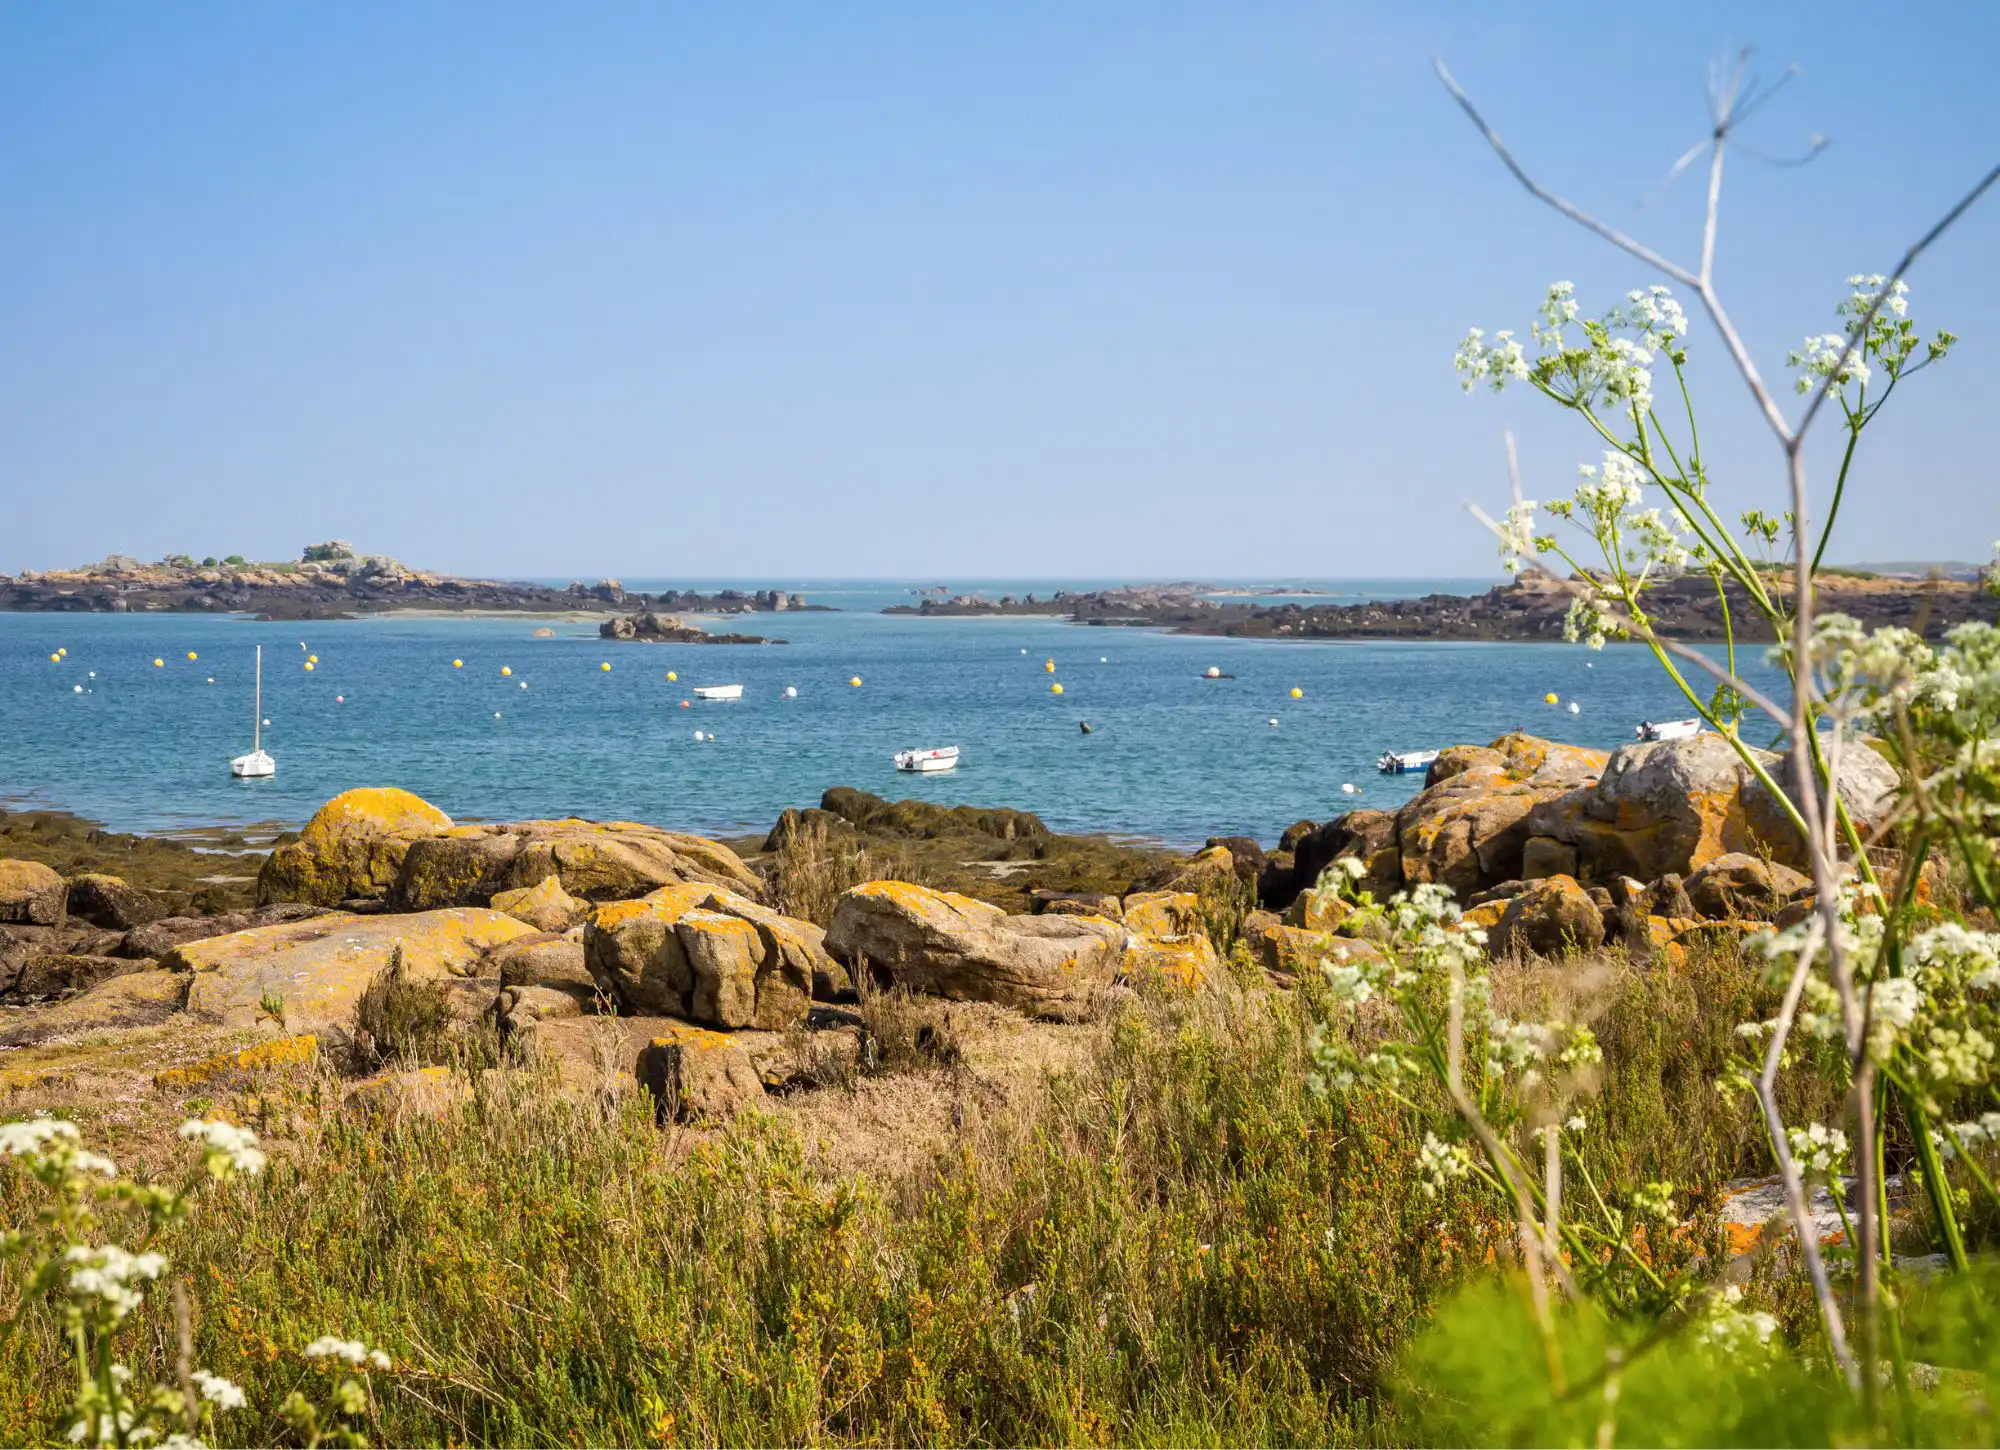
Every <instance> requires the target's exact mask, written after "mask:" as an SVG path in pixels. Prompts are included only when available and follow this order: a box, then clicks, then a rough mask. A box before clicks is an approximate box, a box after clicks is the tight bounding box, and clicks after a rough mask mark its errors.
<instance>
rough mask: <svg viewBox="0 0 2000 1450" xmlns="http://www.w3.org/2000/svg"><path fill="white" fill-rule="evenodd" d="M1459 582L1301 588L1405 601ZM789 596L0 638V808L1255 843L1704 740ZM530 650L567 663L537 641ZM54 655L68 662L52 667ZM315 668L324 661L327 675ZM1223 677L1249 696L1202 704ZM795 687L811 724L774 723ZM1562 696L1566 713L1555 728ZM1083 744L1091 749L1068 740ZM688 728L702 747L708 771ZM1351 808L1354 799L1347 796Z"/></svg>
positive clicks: (1629, 667) (1024, 628)
mask: <svg viewBox="0 0 2000 1450" xmlns="http://www.w3.org/2000/svg"><path fill="white" fill-rule="evenodd" d="M1448 582H1449V581H1407V582H1405V583H1401V584H1398V583H1395V582H1393V581H1368V582H1366V583H1364V584H1357V583H1355V582H1353V581H1349V582H1347V583H1345V584H1343V583H1339V582H1331V583H1324V584H1320V585H1318V586H1315V587H1319V588H1323V589H1329V590H1339V591H1341V592H1342V593H1343V594H1344V595H1345V596H1346V597H1347V598H1353V597H1355V596H1356V595H1357V594H1360V595H1374V596H1377V597H1387V596H1392V595H1394V594H1399V593H1400V594H1409V593H1422V592H1427V591H1428V590H1429V589H1432V588H1439V587H1445V585H1446V584H1447V583H1448ZM627 584H628V585H629V586H631V587H641V585H640V582H639V581H632V580H628V581H627ZM790 587H798V588H802V589H804V591H805V592H806V593H807V595H808V597H810V598H812V599H813V600H815V601H816V602H819V601H824V602H827V603H833V604H838V605H841V606H843V612H840V613H831V614H796V615H795V614H786V615H758V616H755V617H754V620H753V621H751V622H748V623H745V622H740V621H730V622H727V623H718V624H715V625H713V626H712V627H715V628H735V629H744V630H748V631H750V632H753V633H758V634H766V635H771V636H774V637H783V638H786V639H788V640H789V641H790V643H789V644H787V645H785V646H782V647H780V646H766V647H750V646H744V647H723V646H712V645H711V646H702V645H641V644H612V643H609V642H605V641H600V640H599V639H598V638H597V630H596V625H595V623H594V622H593V623H563V622H551V621H546V620H539V619H535V618H531V617H530V618H524V617H510V618H504V619H469V618H463V617H443V618H375V619H363V620H354V621H344V622H329V623H309V624H300V623H277V624H258V623H255V622H252V621H249V620H245V619H239V618H232V617H217V616H208V615H141V616H132V615H49V614H0V800H9V801H31V802H34V803H38V804H45V805H54V806H60V807H63V808H65V809H69V810H73V811H76V812H78V813H79V814H82V815H85V816H89V817H92V818H94V819H97V820H101V821H103V822H104V823H106V824H107V825H108V826H111V827H113V828H114V829H120V830H146V831H157V830H172V829H176V828H186V827H191V826H199V825H209V824H213V823H217V822H229V823H256V822H266V821H276V822H283V823H286V824H293V825H295V824H297V823H299V822H302V821H303V820H304V819H305V818H306V817H307V816H309V815H310V814H311V813H312V811H313V810H314V809H315V808H317V807H318V806H319V805H320V804H321V803H322V802H323V801H325V800H326V799H327V798H328V797H329V796H331V795H333V794H335V793H337V792H338V791H341V790H344V789H347V788H348V787H350V786H356V785H400V786H403V787H406V788H407V789H410V790H413V791H415V792H417V793H418V794H419V795H422V796H424V797H425V798H427V799H429V800H431V801H434V802H435V803H436V804H438V805H439V806H441V807H443V808H444V809H445V810H447V811H449V812H451V813H452V814H453V815H455V816H464V817H472V818H487V819H500V818H518V817H525V816H547V815H559V814H567V813H574V814H578V815H584V816H595V817H604V818H615V817H623V818H630V819H637V820H644V821H652V822H657V823H659V824H663V825H670V826H676V827H681V828H686V829H690V830H698V831H703V832H710V833H723V834H731V833H747V832H752V831H762V830H764V829H766V828H767V827H769V825H770V824H771V822H772V820H773V819H774V818H775V817H776V816H777V814H778V812H779V811H781V810H783V809H784V808H785V807H787V806H803V805H810V804H813V803H814V802H815V801H816V800H817V799H818V798H819V795H820V792H821V791H823V790H824V789H826V788H827V787H828V786H832V785H853V786H859V787H861V788H863V789H866V790H871V791H875V792H877V793H878V794H882V795H887V796H890V797H892V798H895V797H902V796H917V797H922V798H926V799H931V800H936V801H940V802H944V803H947V804H958V803H961V802H965V803H972V804H977V805H1005V806H1016V807H1021V808H1023V809H1028V810H1034V811H1037V812H1039V813H1040V814H1041V815H1042V817H1043V818H1044V819H1045V820H1046V821H1047V822H1048V823H1049V824H1050V825H1051V826H1052V827H1054V828H1056V829H1059V830H1065V831H1110V832H1117V833H1127V834H1132V835H1139V836H1149V837H1157V838H1161V839H1164V840H1168V841H1173V842H1177V843H1181V842H1190V841H1199V840H1201V839H1202V838H1204V837H1206V836H1210V835H1223V834H1239V833H1240V834H1246V835H1251V836H1255V837H1257V838H1259V839H1260V840H1264V841H1266V842H1267V843H1268V842H1269V841H1271V840H1272V839H1273V838H1275V837H1276V836H1277V835H1278V833H1279V832H1281V831H1282V830H1283V829H1284V828H1285V827H1286V826H1287V825H1289V824H1291V823H1292V822H1293V821H1296V820H1299V819H1301V818H1305V817H1310V818H1313V819H1318V820H1324V819H1326V818H1327V817H1329V816H1331V815H1334V814H1337V813H1338V812H1340V811H1341V810H1344V809H1347V808H1348V807H1350V806H1353V805H1357V804H1365V805H1374V806H1388V805H1394V804H1396V803H1399V802H1401V801H1402V800H1404V799H1407V798H1408V797H1409V796H1410V795H1411V794H1413V793H1414V792H1415V791H1416V789H1417V788H1418V786H1419V784H1420V781H1421V777H1385V776H1381V775H1378V774H1377V773H1376V772H1375V770H1374V769H1373V762H1374V760H1375V758H1376V756H1378V755H1379V754H1381V752H1382V751H1384V750H1387V749H1391V748H1394V749H1418V748H1425V747H1430V746H1437V745H1447V744H1453V743H1459V742H1467V741H1482V742H1483V741H1486V740H1489V739H1491V738H1493V737H1494V736H1496V735H1499V734H1501V733H1503V732H1505V731H1507V730H1510V729H1513V728H1516V727H1521V728H1525V729H1528V730H1531V731H1534V732H1536V733H1538V734H1542V735H1547V736H1549V737H1551V738H1554V739H1557V740H1564V741H1569V742H1573V743H1576V744H1581V745H1594V746H1611V745H1616V744H1619V743H1620V742H1622V741H1625V740H1628V739H1630V738H1631V731H1632V726H1633V724H1634V723H1635V722H1637V721H1638V720H1640V719H1641V718H1644V717H1651V718H1655V719H1666V718H1671V717H1675V716H1679V715H1685V714H1687V713H1689V712H1688V710H1687V708H1686V706H1685V703H1684V702H1683V701H1681V699H1680V696H1679V695H1678V693H1677V692H1676V691H1675V690H1674V688H1673V686H1672V685H1671V683H1670V682H1668V681H1667V680H1666V679H1665V678H1664V676H1663V675H1662V674H1661V672H1660V670H1659V668H1658V666H1657V665H1656V664H1655V663H1654V662H1653V660H1652V658H1651V657H1650V656H1649V655H1647V654H1646V653H1645V652H1644V651H1643V650H1640V649H1638V648H1636V647H1630V646H1627V647H1612V648H1609V649H1606V650H1603V651H1601V652H1598V653H1594V654H1593V653H1590V652H1587V651H1585V650H1582V649H1580V648H1577V647H1574V646H1567V645H1528V644H1504V645H1494V644H1430V643H1423V644H1416V643H1410V644H1405V643H1374V642H1367V643H1351V644H1349V643H1299V642H1275V641H1236V640H1219V639H1193V638H1185V637H1179V636H1174V635H1167V634H1156V633H1151V632H1145V631H1138V630H1126V629H1109V628H1090V627H1079V626H1075V625H1068V624H1063V623H1059V622H1055V621H1051V620H1044V619H916V618H908V617H901V618H892V617H885V616H883V615H881V614H879V613H876V612H874V611H875V610H879V609H880V608H881V606H882V605H883V604H886V603H894V602H897V601H899V600H906V599H908V598H909V597H910V596H909V594H908V592H907V590H906V589H904V588H902V587H895V586H856V585H840V586H830V585H821V586H819V587H817V588H815V587H813V586H812V585H811V584H810V583H808V584H804V585H797V586H790ZM955 587H966V586H964V585H962V584H959V585H957V586H955ZM993 587H995V588H998V587H1002V586H993ZM1004 587H1007V588H1010V589H1013V590H1016V591H1019V590H1022V589H1025V588H1028V587H1035V588H1037V590H1038V592H1046V590H1047V589H1049V588H1051V587H1053V586H1050V585H1047V584H1042V585H1035V586H1030V585H1025V584H1018V583H1017V584H1014V585H1008V586H1004ZM1071 587H1085V586H1078V585H1072V586H1071ZM544 624H547V625H548V626H549V627H550V628H552V629H553V630H554V631H555V637H554V638H552V639H536V638H534V637H533V635H534V631H535V630H536V629H537V628H538V627H541V626H543V625H544ZM302 642H303V643H304V644H305V645H306V646H307V648H306V649H305V650H301V648H300V644H301V643H302ZM257 644H262V645H263V646H264V714H265V716H266V717H267V718H268V719H269V720H270V721H271V725H270V727H269V728H268V729H266V730H265V731H264V746H265V748H266V749H267V750H269V751H270V752H271V753H272V754H273V755H274V756H275V757H276V758H277V760H278V774H277V776H276V778H275V779H272V780H265V781H239V780H234V779H232V778H231V777H230V775H229V772H228V760H229V758H230V757H231V756H233V755H236V754H239V753H240V752H242V751H245V750H248V749H249V748H250V727H251V674H252V658H253V646H255V645H257ZM58 649H67V651H68V653H67V655H66V656H65V658H64V659H63V661H62V662H61V663H59V664H58V663H52V662H51V661H50V659H49V655H50V654H51V653H52V652H54V651H55V650H58ZM189 651H193V652H195V653H196V654H197V655H198V656H199V658H198V659H196V660H194V661H189V660H188V658H187V654H188V652H189ZM308 654H315V655H317V656H318V657H319V663H318V666H317V667H316V668H315V669H314V670H313V671H311V672H307V671H305V670H304V669H303V668H302V666H303V663H304V661H305V659H306V657H307V655H308ZM155 658H158V659H161V660H163V661H164V662H165V663H164V664H163V665H162V666H160V667H155V666H154V664H153V661H154V659H155ZM454 658H458V659H462V660H463V661H464V667H463V668H462V669H453V668H452V660H453V659H454ZM1051 658H1053V659H1054V660H1055V662H1056V666H1057V669H1056V672H1055V674H1053V675H1051V674H1049V673H1047V671H1046V670H1045V669H1044V661H1045V660H1048V659H1051ZM605 662H609V663H610V664H611V666H612V668H611V670H609V671H608V672H607V671H605V670H603V669H601V668H600V665H601V664H602V663H605ZM503 665H505V666H508V667H510V668H511V669H512V671H513V675H512V677H510V678H509V677H502V675H501V674H500V669H501V667H502V666H503ZM1211 665H1214V666H1217V667H1219V668H1220V669H1222V670H1223V671H1224V672H1226V673H1228V674H1233V675H1234V676H1235V677H1236V678H1234V679H1227V680H1206V679H1203V678H1202V672H1203V671H1204V670H1205V669H1207V668H1208V667H1209V666H1211ZM670 670H671V671H675V672H677V673H678V674H679V676H680V678H679V681H678V682H677V683H669V682H668V681H667V680H666V679H665V678H664V676H665V674H666V673H667V672H668V671H670ZM91 672H94V678H93V677H92V676H91ZM854 675H859V676H860V677H861V678H862V680H863V684H862V686H861V687H860V688H858V689H857V688H853V687H851V686H850V685H849V684H848V683H847V682H848V679H849V677H851V676H854ZM211 678H213V680H214V681H215V683H214V684H212V685H211V684H209V683H207V682H208V680H209V679H211ZM728 682H740V683H741V684H743V686H744V697H743V699H742V700H741V701H738V702H735V703H716V704H705V703H702V702H700V701H694V699H693V695H692V687H693V686H695V685H698V684H720V683H728ZM1053 682H1060V683H1061V684H1062V685H1063V688H1064V693H1063V694H1062V695H1060V696H1058V695H1054V694H1052V693H1051V692H1050V689H1049V686H1050V684H1051V683H1053ZM77 685H82V686H84V687H85V692H84V693H77V692H76V690H75V688H74V687H75V686H77ZM523 685H526V686H527V688H526V689H523V688H521V686H523ZM788 685H790V686H795V687H796V688H797V689H798V692H799V693H798V698H796V699H786V698H784V695H783V691H784V689H785V687H786V686H788ZM1294 687H1296V688H1298V689H1300V690H1302V691H1303V698H1302V699H1300V700H1293V699H1291V698H1290V695H1289V691H1290V690H1291V689H1292V688H1294ZM1549 691H1555V692H1556V693H1557V694H1558V695H1559V696H1560V698H1561V699H1562V701H1563V705H1562V706H1560V707H1556V708H1551V707H1549V706H1547V705H1546V704H1544V703H1543V699H1542V697H1543V695H1544V694H1545V693H1547V692H1549ZM683 699H688V700H690V701H692V702H693V703H692V704H691V706H690V707H689V708H686V709H683V708H681V704H680V702H681V701H682V700H683ZM1571 700H1574V701H1576V702H1577V704H1578V706H1579V713H1577V714H1574V715H1572V714H1570V713H1569V711H1568V709H1567V708H1566V707H1567V704H1568V702H1569V701H1571ZM1086 719H1087V720H1089V721H1090V723H1091V725H1092V727H1093V733H1092V734H1090V735H1084V734H1083V733H1082V732H1081V731H1080V730H1079V729H1078V722H1079V721H1080V720H1086ZM1272 719H1276V720H1277V722H1278V723H1277V725H1276V726H1275V727H1273V726H1272V725H1270V724H1269V723H1268V722H1269V721H1270V720H1272ZM697 729H699V730H701V731H702V732H703V733H704V734H706V733H709V732H713V733H714V735H715V736H716V739H715V740H714V742H712V743H710V742H707V741H703V742H701V743H699V744H697V743H696V742H695V740H694V738H693V737H694V732H695V731H696V730H697ZM946 744H956V745H958V746H960V747H961V748H962V749H963V751H964V756H963V759H964V764H963V765H962V766H961V767H960V768H959V769H958V770H957V771H955V772H952V773H948V774H941V775H928V776H917V775H903V774H898V773H897V772H896V771H895V770H894V769H893V768H892V766H891V765H890V756H891V755H892V754H893V753H894V752H895V751H897V750H900V749H903V748H906V747H910V746H918V747H928V746H934V745H946ZM1343 782H1351V783H1353V784H1355V785H1358V786H1359V787H1360V788H1361V794H1360V795H1359V796H1348V795H1344V794H1343V793H1342V791H1341V789H1340V787H1341V784H1342V783H1343Z"/></svg>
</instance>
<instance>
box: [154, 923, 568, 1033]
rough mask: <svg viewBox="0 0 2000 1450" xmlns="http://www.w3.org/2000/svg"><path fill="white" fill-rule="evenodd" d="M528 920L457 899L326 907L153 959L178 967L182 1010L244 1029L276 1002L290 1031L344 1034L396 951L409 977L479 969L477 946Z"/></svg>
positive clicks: (523, 928) (520, 930)
mask: <svg viewBox="0 0 2000 1450" xmlns="http://www.w3.org/2000/svg"><path fill="white" fill-rule="evenodd" d="M533 931H534V928H532V927H530V926H528V925H526V924H524V923H522V922H518V921H516V920H514V918H513V917H511V916H505V915H502V914H501V913H500V912H497V911H488V910H484V909H481V908H477V907H458V908H454V909H451V910H446V911H430V912H424V913H421V914H419V915H415V916H352V915H346V914H335V915H328V916H320V917H314V918H312V919H310V920H306V921H295V922H288V923H285V924H284V925H281V926H263V927H255V928H253V929H251V930H249V931H241V932H236V933H233V934H232V935H229V936H220V937H211V938H209V939H207V940H205V941H197V942H189V943H188V944H186V945H185V946H179V947H175V948H174V949H173V950H172V951H171V952H169V953H167V955H166V956H165V957H163V958H162V959H161V961H160V966H161V967H162V968H163V969H165V970H168V971H176V972H186V973H188V974H190V975H191V976H192V978H193V980H192V982H191V983H190V984H189V987H188V999H187V1010H188V1011H189V1012H190V1013H191V1014H193V1015H194V1016H196V1017H199V1018H202V1019H205V1020H207V1021H212V1022H220V1023H222V1024H224V1025H226V1026H230V1027H251V1026H254V1025H256V1023H257V1022H258V1021H259V1020H261V1019H263V1018H264V1017H266V1016H268V1015H269V1013H268V1012H267V1009H266V1006H265V1004H266V1003H267V1002H268V1001H279V1002H282V1006H283V1011H282V1016H283V1025H284V1026H285V1027H286V1028H288V1029H289V1030H291V1031H294V1032H301V1031H310V1032H318V1031H331V1032H334V1033H336V1034H342V1033H348V1032H351V1031H352V1030H353V1027H354V1013H355V1008H356V1006H357V1004H358V1003H359V1002H360V1000H361V995H362V993H364V992H366V991H367V990H368V988H369V986H370V984H372V983H373V982H374V980H375V979H376V977H377V976H379V975H380V974H381V973H382V972H384V971H386V970H387V969H388V967H389V964H390V961H391V958H392V957H393V956H394V955H395V953H396V952H397V951H398V950H400V951H401V953H402V961H403V973H404V977H405V979H406V980H410V981H435V980H438V979H441V978H447V977H471V976H477V975H479V974H480V968H481V966H482V964H483V962H484V959H485V957H486V954H487V953H488V952H490V951H491V950H493V948H495V947H497V946H500V945H501V944H502V943H504V942H508V941H511V940H514V939H515V938H517V937H522V936H528V935H531V934H532V933H533Z"/></svg>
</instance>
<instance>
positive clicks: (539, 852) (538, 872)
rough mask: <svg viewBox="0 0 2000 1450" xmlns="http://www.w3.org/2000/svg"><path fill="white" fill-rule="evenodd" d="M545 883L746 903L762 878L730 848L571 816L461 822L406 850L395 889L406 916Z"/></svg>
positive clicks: (575, 891)
mask: <svg viewBox="0 0 2000 1450" xmlns="http://www.w3.org/2000/svg"><path fill="white" fill-rule="evenodd" d="M550 879H553V880H554V881H555V882H556V885H557V887H558V888H559V889H560V890H561V891H562V892H563V894H564V895H565V896H567V897H571V898H575V899H581V900H583V901H585V902H601V901H622V900H629V899H632V898H635V897H640V896H644V895H645V894H646V893H647V892H649V891H654V890H657V889H658V888H660V887H662V886H675V885H684V884H689V883H696V884H702V885H708V886H718V887H722V888H724V889H725V890H729V891H733V892H735V893H737V894H738V895H740V896H744V897H748V898H750V899H752V900H755V899H756V897H757V896H759V895H760V894H761V893H762V891H763V882H762V881H761V880H760V879H759V878H758V876H757V875H756V873H755V872H753V871H751V870H750V868H749V867H748V866H746V865H744V864H743V862H742V860H741V858H739V857H738V856H737V855H736V853H735V852H734V851H731V850H730V849H729V848H728V847H727V846H724V845H721V844H719V843H718V842H715V841H711V840H708V839H706V838H705V837H701V836H688V835H682V834H679V833H677V832H674V831H663V830H661V829H660V828H659V827H658V826H645V825H640V824H638V823H636V822H633V821H607V822H600V821H583V820H577V819H574V818H566V819H562V820H548V821H516V822H513V823H512V824H509V825H482V826H460V827H458V828H456V829H454V830H451V831H447V832H444V833H442V834H440V835H437V836H434V837H432V838H430V839H427V840H424V841H421V842H418V843H415V844H413V845H412V846H411V848H410V851H409V853H408V857H407V859H406V860H405V862H404V865H403V869H402V872H401V874H400V876H399V879H398V880H397V883H396V889H395V902H396V905H397V906H398V907H399V908H400V909H402V910H405V911H425V910H430V909H432V908H435V907H439V906H460V905H469V904H470V905H484V904H486V903H488V902H490V901H492V900H493V899H494V898H495V897H496V896H497V895H500V894H502V893H505V892H510V891H515V890H519V889H521V888H523V887H533V886H540V885H541V884H542V883H543V882H545V881H548V880H550Z"/></svg>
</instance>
